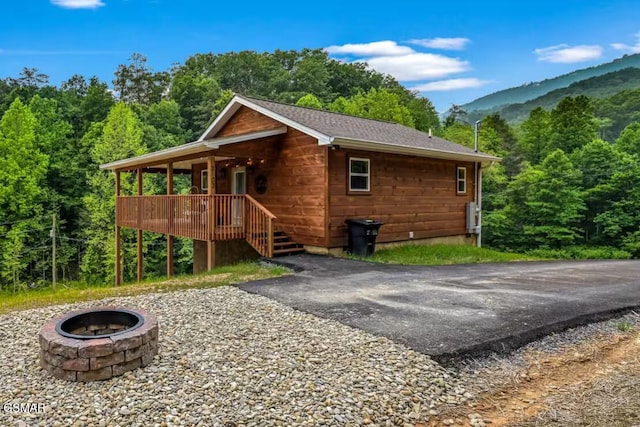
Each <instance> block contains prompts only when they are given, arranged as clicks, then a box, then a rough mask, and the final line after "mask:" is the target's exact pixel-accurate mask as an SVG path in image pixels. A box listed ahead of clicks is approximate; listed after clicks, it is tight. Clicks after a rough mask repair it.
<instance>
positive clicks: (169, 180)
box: [101, 127, 286, 284]
mask: <svg viewBox="0 0 640 427" xmlns="http://www.w3.org/2000/svg"><path fill="white" fill-rule="evenodd" d="M285 132H286V127H282V128H277V129H270V130H266V131H259V132H252V133H247V134H243V135H235V136H230V137H222V138H216V139H212V140H204V141H196V142H193V143H189V144H184V145H182V146H178V147H173V148H169V149H165V150H162V151H158V152H155V153H150V154H145V155H142V156H138V157H134V158H130V159H125V160H120V161H116V162H113V163H109V164H106V165H102V166H101V168H102V169H106V170H112V171H114V172H115V177H116V178H115V187H116V188H115V194H116V215H115V234H116V235H115V251H116V257H115V258H116V267H115V268H116V275H115V276H116V279H115V280H116V284H120V283H122V252H123V251H122V228H125V227H126V228H132V229H135V230H137V236H136V237H137V278H138V281H140V280H142V278H143V271H144V260H143V231H150V232H156V233H162V234H166V238H167V276H169V277H171V276H172V275H173V264H174V262H173V253H174V248H173V246H174V237H176V236H179V237H186V238H190V239H193V240H194V269H195V258H196V254H195V250H196V247H197V248H198V250H199V251H202V250H203V249H204V252H206V262H205V265H206V269H207V270H209V269H211V268H213V267H214V266H215V264H216V243H218V242H225V241H231V240H243V241H246V243H248V245H250V247H251V248H253V250H255V251H256V252H257V253H258V254H260V255H261V256H266V257H271V256H273V255H274V232H275V230H274V227H275V224H274V223H275V221H276V219H277V218H276V215H274V214H273V213H272V212H270V211H269V210H268V209H267V208H265V207H264V206H263V205H262V204H261V203H260V202H258V201H257V200H256V199H255V198H254V197H252V196H251V195H249V194H247V180H248V177H249V176H251V178H253V179H255V178H256V176H255V175H256V171H257V170H259V168H260V165H264V164H265V163H267V162H269V161H273V156H272V152H273V145H274V143H275V142H276V140H277V138H278V137H279V136H280V135H281V134H284V133H285ZM242 142H245V143H248V142H251V144H250V147H253V148H251V149H247V145H246V144H236V143H242ZM230 144H234V145H233V146H232V145H230ZM123 173H131V175H132V177H135V178H134V179H135V191H134V193H135V194H129V195H125V194H123V191H122V179H123ZM149 174H156V175H157V174H162V175H165V176H166V194H154V195H145V194H144V191H143V190H144V176H145V175H147V176H148V175H149ZM177 175H185V176H187V177H188V179H189V183H190V184H191V187H190V188H188V189H186V188H183V189H182V190H181V193H182V194H175V186H174V177H176V176H177ZM196 243H198V244H197V245H196ZM203 245H204V247H203ZM198 257H199V259H200V258H202V257H201V256H200V255H199V256H198Z"/></svg>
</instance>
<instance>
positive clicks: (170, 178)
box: [167, 162, 173, 278]
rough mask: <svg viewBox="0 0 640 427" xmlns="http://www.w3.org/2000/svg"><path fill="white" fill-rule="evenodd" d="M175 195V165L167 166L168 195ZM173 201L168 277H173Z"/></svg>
mask: <svg viewBox="0 0 640 427" xmlns="http://www.w3.org/2000/svg"><path fill="white" fill-rule="evenodd" d="M172 194H173V163H171V162H169V164H168V165H167V195H172ZM172 202H173V200H172V199H171V198H169V214H168V220H169V233H167V277H169V278H171V277H173V236H172V235H171V230H172V229H173V203H172Z"/></svg>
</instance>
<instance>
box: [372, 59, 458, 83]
mask: <svg viewBox="0 0 640 427" xmlns="http://www.w3.org/2000/svg"><path fill="white" fill-rule="evenodd" d="M362 61H366V62H367V64H369V66H370V67H371V68H373V69H374V70H376V71H378V72H381V73H386V74H391V75H392V76H393V77H395V78H396V79H398V80H400V81H416V80H426V79H439V78H442V77H445V76H448V75H449V74H454V73H461V72H463V71H467V70H469V69H470V66H469V63H468V62H467V61H462V60H460V59H458V58H450V57H448V56H443V55H436V54H433V53H418V52H416V53H412V54H409V55H401V56H378V57H373V58H367V59H363V60H362Z"/></svg>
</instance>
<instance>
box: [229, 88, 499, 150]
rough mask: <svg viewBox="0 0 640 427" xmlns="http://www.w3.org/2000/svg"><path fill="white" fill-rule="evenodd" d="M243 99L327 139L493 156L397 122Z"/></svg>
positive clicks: (255, 99)
mask: <svg viewBox="0 0 640 427" xmlns="http://www.w3.org/2000/svg"><path fill="white" fill-rule="evenodd" d="M241 98H244V99H246V100H247V101H249V102H252V103H254V104H256V105H258V106H260V107H262V108H265V109H267V110H270V111H272V112H274V113H276V114H279V115H281V116H283V117H286V118H288V119H290V120H293V121H295V122H297V123H300V124H301V125H303V126H306V127H308V128H310V129H313V130H315V131H317V132H320V133H322V134H324V135H327V136H328V137H334V138H344V139H350V140H357V141H366V142H377V143H382V144H390V145H397V146H403V147H411V148H423V149H428V150H437V151H445V152H450V153H457V154H466V155H480V156H489V157H492V156H491V155H489V154H486V153H481V152H479V153H476V152H475V151H474V150H473V149H471V148H468V147H465V146H463V145H460V144H456V143H454V142H451V141H447V140H446V139H442V138H439V137H437V136H431V137H430V136H429V135H428V134H427V133H424V132H420V131H418V130H416V129H412V128H409V127H407V126H403V125H400V124H397V123H391V122H385V121H382V120H373V119H366V118H362V117H355V116H350V115H347V114H340V113H333V112H330V111H324V110H317V109H315V108H307V107H298V106H295V105H289V104H283V103H279V102H273V101H266V100H263V99H257V98H250V97H246V96H242V97H241Z"/></svg>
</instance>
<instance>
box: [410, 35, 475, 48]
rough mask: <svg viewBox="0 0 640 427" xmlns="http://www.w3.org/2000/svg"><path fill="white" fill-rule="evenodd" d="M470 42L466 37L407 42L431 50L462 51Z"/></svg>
mask: <svg viewBox="0 0 640 427" xmlns="http://www.w3.org/2000/svg"><path fill="white" fill-rule="evenodd" d="M469 41H470V40H469V39H467V38H464V37H451V38H445V37H436V38H434V39H412V40H409V41H407V43H411V44H415V45H418V46H423V47H428V48H431V49H443V50H462V49H464V48H465V47H466V45H467V43H469Z"/></svg>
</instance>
